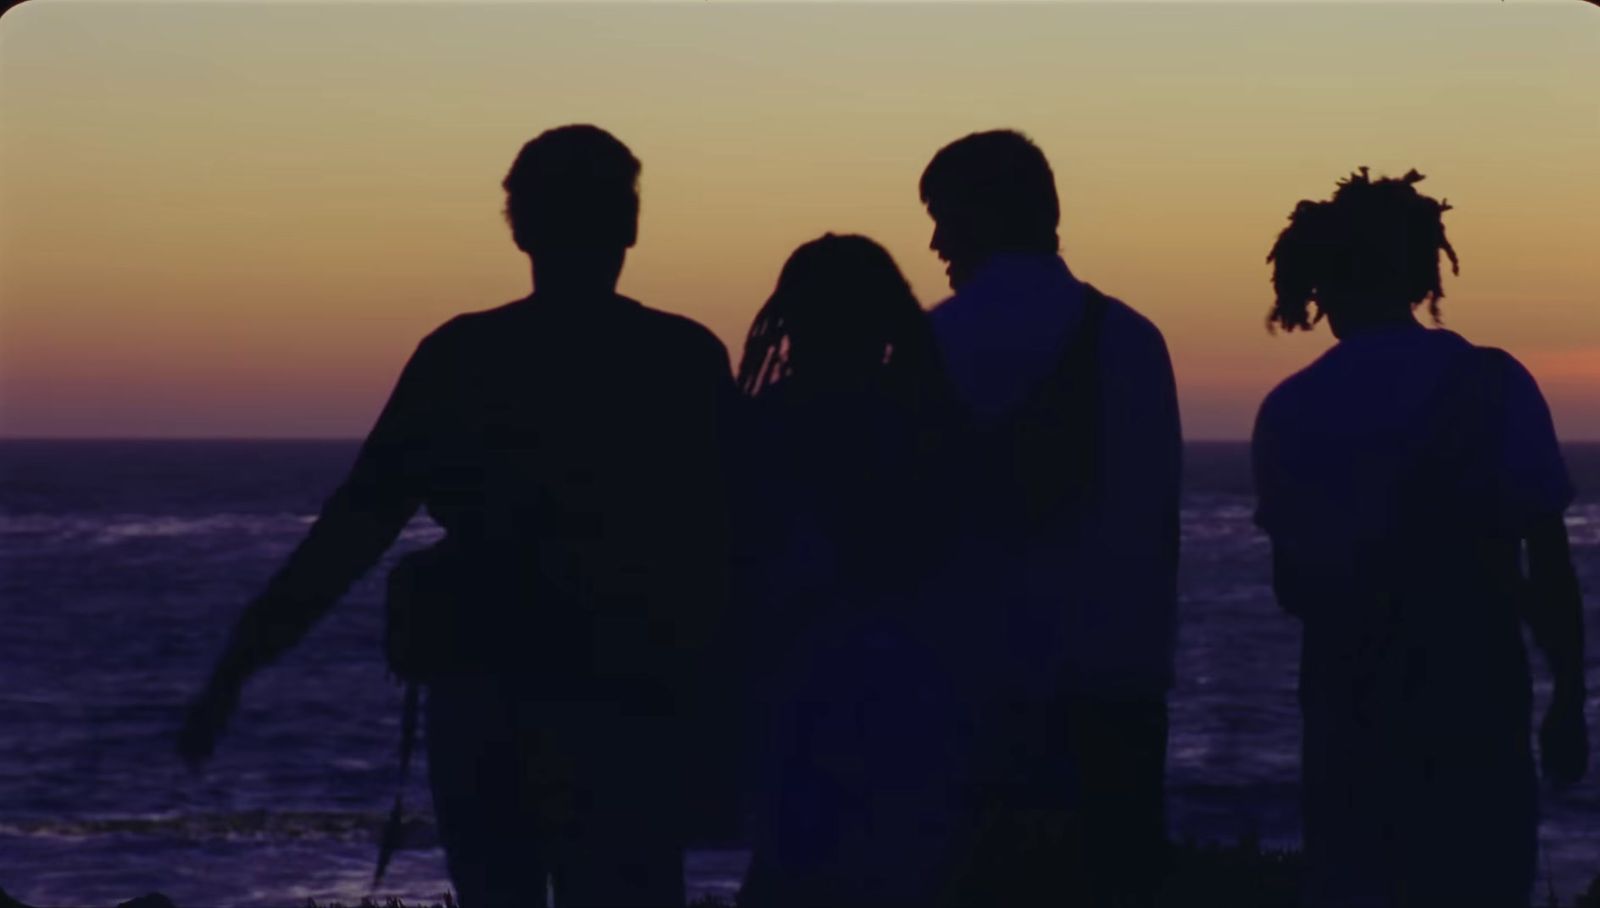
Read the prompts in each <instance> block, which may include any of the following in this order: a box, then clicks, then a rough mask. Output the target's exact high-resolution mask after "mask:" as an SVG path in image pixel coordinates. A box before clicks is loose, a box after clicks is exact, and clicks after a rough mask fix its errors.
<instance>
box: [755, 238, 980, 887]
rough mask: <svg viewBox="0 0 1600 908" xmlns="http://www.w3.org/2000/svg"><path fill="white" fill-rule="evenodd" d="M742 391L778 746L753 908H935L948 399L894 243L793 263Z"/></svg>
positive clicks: (825, 249)
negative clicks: (934, 482)
mask: <svg viewBox="0 0 1600 908" xmlns="http://www.w3.org/2000/svg"><path fill="white" fill-rule="evenodd" d="M739 381H740V384H741V386H742V389H743V390H744V392H745V394H747V395H748V396H749V399H750V405H749V410H750V414H749V420H748V425H749V426H750V443H751V447H750V449H749V452H748V455H747V457H746V462H747V463H748V464H749V465H750V471H749V475H748V477H747V480H748V482H747V485H746V488H747V490H748V492H747V494H748V495H749V499H748V503H749V504H750V505H751V506H752V507H751V509H750V510H751V511H752V512H753V514H752V519H751V520H750V521H749V523H748V529H747V530H745V531H744V532H741V534H740V535H741V537H744V538H745V539H746V540H747V546H748V551H749V552H750V553H751V556H752V557H751V561H752V562H753V564H752V565H751V572H750V574H749V576H748V581H749V582H748V583H747V584H742V585H741V586H744V587H745V588H747V589H749V590H750V592H751V596H750V599H749V607H750V608H751V609H752V610H753V611H754V616H753V617H754V622H753V623H754V624H756V625H757V630H758V634H756V635H755V637H754V639H753V641H752V643H753V647H752V648H753V651H754V658H753V662H754V664H755V665H757V666H758V667H759V668H760V669H761V670H760V671H759V672H758V673H757V675H756V677H755V678H754V679H752V693H753V699H754V702H755V707H756V712H757V722H756V728H757V735H756V737H757V739H758V740H760V741H762V742H763V743H764V748H763V749H764V753H762V754H761V758H760V763H761V771H760V773H759V774H758V780H759V783H758V790H759V797H758V807H757V810H756V818H757V825H756V830H755V836H754V846H755V847H754V854H753V856H752V860H751V864H750V869H749V873H748V875H747V878H746V884H745V888H744V890H743V891H742V892H741V894H740V904H742V905H748V906H753V908H754V906H759V908H773V906H796V908H802V906H804V908H813V906H829V908H842V906H848V905H861V906H875V908H879V906H881V908H889V906H927V905H930V904H932V902H933V899H934V897H935V894H936V892H935V890H936V885H937V883H938V876H937V872H938V871H939V869H940V868H942V867H945V866H947V865H948V863H949V860H950V853H949V845H950V832H951V830H952V828H953V822H954V820H955V811H954V810H953V807H952V803H953V802H952V794H951V793H952V787H951V780H952V778H955V777H957V776H958V775H959V769H958V766H957V764H956V762H955V760H954V758H955V756H956V755H957V751H958V749H959V748H958V746H957V745H958V744H959V741H958V739H959V737H960V734H959V715H958V713H957V712H956V710H954V709H953V707H955V706H956V703H955V702H954V695H953V693H952V684H951V678H950V676H949V674H948V672H946V671H945V670H944V669H943V667H942V666H941V665H940V664H939V657H938V650H937V648H936V647H934V646H932V645H930V644H931V641H930V640H929V639H928V634H929V631H930V628H929V627H928V626H927V621H926V616H925V615H924V614H923V609H922V604H923V603H922V597H921V593H920V589H919V587H920V584H921V580H922V578H923V577H924V576H925V575H926V574H927V572H928V565H929V562H930V561H932V560H933V559H936V558H937V557H938V554H939V539H938V536H939V527H938V525H937V522H936V521H935V517H936V508H937V504H936V500H935V499H932V498H930V496H929V494H928V493H929V491H930V489H929V479H930V472H931V468H932V465H933V460H932V458H933V457H934V456H935V455H936V454H937V453H938V449H939V447H940V445H941V444H942V443H943V441H944V438H943V436H942V434H941V428H942V427H941V424H940V418H941V416H942V415H943V413H944V411H945V410H946V409H947V406H946V404H947V400H948V394H947V390H946V388H945V386H944V381H943V376H942V373H941V371H940V369H939V367H938V363H937V356H936V353H935V350H934V346H933V338H932V335H931V333H930V330H929V326H928V323H927V316H926V314H925V313H924V312H923V310H922V308H921V306H920V305H918V303H917V300H916V297H915V296H913V295H912V293H911V289H910V287H909V286H908V285H907V283H906V280H905V278H904V277H902V276H901V273H900V271H899V269H898V268H897V267H896V266H895V263H894V260H893V259H892V258H891V257H890V256H889V253H888V252H886V251H885V250H884V249H883V248H882V247H880V246H879V245H877V244H876V243H874V242H872V241H871V240H869V239H866V238H865V237H859V236H835V235H833V234H828V235H826V236H823V237H821V238H819V239H817V240H813V241H812V242H809V243H806V244H805V245H803V246H801V247H800V248H799V249H797V250H796V251H795V252H794V254H793V255H792V256H791V257H790V258H789V260H788V262H787V263H786V264H785V265H784V267H783V271H782V274H781V275H780V277H779V279H778V284H777V288H776V289H775V290H774V292H773V294H772V297H771V299H770V300H768V302H767V304H766V305H765V306H764V307H763V308H762V310H761V312H760V314H759V315H757V317H756V319H755V323H754V325H753V326H752V327H751V329H750V335H749V340H748V342H747V343H746V346H745V353H744V358H743V362H742V365H741V367H740V371H739Z"/></svg>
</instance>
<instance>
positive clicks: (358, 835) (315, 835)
mask: <svg viewBox="0 0 1600 908" xmlns="http://www.w3.org/2000/svg"><path fill="white" fill-rule="evenodd" d="M386 819H387V815H386V814H383V813H376V812H363V811H318V810H304V811H266V810H246V811H235V812H227V813H194V814H151V815H144V816H99V817H67V818H51V819H36V820H26V819H23V820H17V819H10V820H4V821H0V836H16V837H22V838H48V839H71V840H80V839H93V838H98V837H101V836H150V837H162V838H174V839H182V840H185V841H193V842H217V841H229V842H232V841H286V840H287V841H306V840H326V841H340V842H365V841H371V842H376V841H377V840H378V836H379V834H380V833H381V832H382V829H383V824H384V822H385V820H386ZM437 844H438V833H437V831H436V829H435V827H434V821H433V817H432V815H431V814H427V813H423V812H420V811H419V812H417V813H416V814H414V815H408V816H407V817H406V819H405V823H404V845H405V847H407V848H431V847H434V846H436V845H437Z"/></svg>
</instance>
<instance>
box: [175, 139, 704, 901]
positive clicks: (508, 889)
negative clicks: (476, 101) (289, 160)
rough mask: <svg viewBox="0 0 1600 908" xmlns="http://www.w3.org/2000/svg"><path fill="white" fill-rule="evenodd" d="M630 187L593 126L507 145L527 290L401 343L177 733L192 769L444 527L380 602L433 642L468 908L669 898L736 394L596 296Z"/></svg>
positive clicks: (642, 313)
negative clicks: (368, 415) (399, 595)
mask: <svg viewBox="0 0 1600 908" xmlns="http://www.w3.org/2000/svg"><path fill="white" fill-rule="evenodd" d="M638 172H639V163H638V161H637V160H636V159H635V158H634V157H633V155H632V154H631V153H630V152H629V151H628V149H627V148H626V146H624V145H622V143H620V142H618V141H617V140H616V139H615V138H613V137H612V136H610V135H609V134H607V133H605V132H603V131H602V130H599V129H596V128H595V127H592V126H569V127H562V128H560V129H555V130H551V131H549V132H546V133H544V134H543V135H541V136H539V137H538V138H536V139H534V140H533V141H531V142H529V143H528V144H527V145H525V146H524V147H523V149H522V152H521V153H520V154H519V155H518V158H517V160H516V162H515V163H514V164H513V166H512V168H511V171H510V173H509V174H508V175H507V177H506V179H505V182H504V187H505V189H506V193H507V206H506V215H507V219H508V221H509V222H510V226H511V229H512V234H513V237H514V239H515V240H516V243H517V246H518V247H519V248H520V249H522V250H523V251H524V252H525V253H527V254H528V256H529V258H530V260H531V262H532V265H533V277H534V293H533V295H532V296H530V297H529V298H527V299H524V300H521V301H518V302H515V303H511V304H508V305H505V306H502V307H500V308H498V309H494V310H490V311H487V312H479V313H473V314H469V315H464V316H460V317H457V318H456V319H453V320H451V321H450V322H448V323H447V324H445V325H444V326H442V327H441V328H440V329H438V330H437V331H435V332H433V333H432V334H430V335H429V336H428V337H427V338H425V339H424V340H423V341H422V343H421V344H420V345H419V346H418V348H417V351H416V353H415V354H414V355H413V356H412V358H411V360H410V362H409V363H408V364H407V366H406V368H405V371H404V372H403V373H402V375H401V377H400V380H399V382H398V383H397V385H396V387H395V390H394V393H393V395H392V396H391V398H390V400H389V402H388V404H387V405H386V406H385V408H384V410H383V413H382V414H381V415H380V416H379V418H378V421H377V424H376V426H375V427H374V428H373V430H372V432H371V433H370V434H369V435H368V437H367V440H366V442H365V443H364V444H363V446H362V449H361V452H360V454H359V455H358V457H357V460H356V463H355V465H354V466H353V467H352V469H351V471H350V474H349V476H348V477H347V478H346V480H345V482H344V483H343V484H342V485H341V486H340V488H339V489H338V490H337V491H336V492H335V493H334V494H333V496H332V497H331V498H330V499H329V500H328V502H327V503H326V504H325V505H324V507H323V510H322V514H321V515H320V516H319V518H318V520H317V522H316V524H315V525H314V526H313V527H312V529H311V531H310V532H309V533H308V535H307V538H306V540H305V541H304V542H303V543H302V544H301V545H300V546H299V548H297V549H296V551H295V552H294V554H293V555H291V557H290V558H289V560H288V563H287V564H286V565H285V566H284V568H283V569H282V570H281V571H279V573H278V574H277V575H276V576H275V577H274V578H273V579H272V581H271V582H270V583H269V584H268V587H267V589H266V591H265V592H264V593H263V594H262V595H261V596H260V597H259V598H258V599H257V600H256V601H255V602H253V603H252V604H251V605H250V607H249V608H248V609H247V610H246V612H245V614H244V616H243V617H242V618H241V619H240V622H239V625H238V626H237V627H236V628H235V631H234V634H233V637H232V640H231V641H230V644H229V647H228V649H227V650H226V651H225V652H224V654H223V656H222V658H221V660H219V663H218V667H217V669H216V671H215V673H214V675H213V678H212V680H211V683H210V685H209V686H208V688H207V691H206V692H205V693H204V694H203V695H202V697H201V698H200V699H199V700H198V701H197V702H196V703H195V705H194V706H193V707H192V709H191V712H190V717H189V720H188V723H187V725H186V727H185V730H184V733H183V735H182V740H181V742H180V747H181V749H182V751H183V753H184V755H185V756H186V757H187V758H188V759H190V760H191V761H196V760H199V759H203V758H204V757H205V756H207V755H208V754H209V752H210V749H211V747H212V745H213V742H214V739H215V737H216V735H217V734H218V732H219V731H220V730H221V727H222V725H223V724H224V722H225V721H226V719H227V716H228V713H229V712H230V711H231V710H232V708H233V705H234V704H235V702H236V701H237V698H238V694H239V691H240V689H241V688H242V686H243V684H244V681H245V680H246V679H247V678H248V677H249V676H250V675H251V674H253V673H254V672H255V671H257V670H259V669H260V668H261V667H263V666H264V665H266V664H267V663H268V662H270V661H271V660H272V659H274V658H275V657H276V656H277V655H279V654H280V653H281V652H282V651H283V650H285V649H287V648H288V647H289V646H291V645H293V644H294V643H295V642H296V641H297V640H298V639H299V638H300V637H301V636H302V635H303V634H304V633H305V632H306V631H307V630H309V628H310V627H311V625H312V624H313V623H315V621H316V620H317V619H318V618H319V617H320V616H321V615H322V614H324V613H325V612H326V611H327V610H328V609H329V608H331V607H332V605H333V604H334V602H335V601H336V600H337V598H338V597H339V595H340V594H342V593H343V591H344V590H345V589H346V588H347V587H348V586H349V584H350V583H351V582H353V581H354V580H355V579H356V578H357V577H359V576H360V575H361V574H362V573H363V572H364V571H366V570H367V569H368V568H369V567H371V566H372V564H373V563H374V562H375V561H376V560H377V558H378V557H379V556H380V555H381V554H382V553H383V551H384V550H385V549H386V548H387V547H388V546H389V545H390V544H391V543H392V542H393V541H394V539H395V537H396V536H397V535H398V534H399V532H400V530H401V529H402V528H403V527H404V525H405V523H406V522H407V521H408V520H409V519H410V518H411V516H412V515H413V514H414V513H415V511H416V509H417V508H418V507H419V506H426V507H427V509H428V511H429V513H430V514H431V515H432V516H433V517H434V518H435V519H436V520H437V521H438V522H439V523H440V524H441V525H442V526H443V527H444V529H445V531H446V532H445V538H444V540H443V541H442V542H441V543H439V544H438V545H437V546H436V547H435V550H434V551H435V552H437V553H439V555H438V557H437V558H436V559H435V560H433V561H431V562H429V563H430V564H431V565H434V566H433V567H432V568H430V569H428V572H429V575H430V579H429V582H428V583H427V589H428V592H426V593H425V592H423V591H422V590H421V589H420V586H421V584H422V581H421V577H420V576H419V575H418V574H416V573H415V572H413V573H411V574H408V575H405V577H406V579H408V580H410V581H412V583H413V584H414V585H415V586H417V587H419V588H417V589H412V590H407V591H405V595H406V598H405V599H404V600H402V601H403V602H404V603H405V604H406V606H407V608H409V609H414V610H418V614H417V615H414V616H411V615H408V618H409V617H418V618H420V617H421V612H427V613H429V614H430V615H431V616H432V617H431V619H430V620H431V621H432V624H431V625H429V626H430V627H431V628H432V629H434V630H437V631H441V632H440V633H438V634H437V636H436V637H432V638H429V639H422V640H412V641H410V642H411V645H412V646H413V647H414V648H416V649H420V650H423V651H426V652H427V656H425V657H424V661H425V662H426V663H427V664H428V665H429V666H430V668H429V669H428V672H427V677H426V679H425V680H426V682H427V685H428V704H427V719H428V734H427V743H428V751H429V760H428V764H429V766H428V768H429V775H430V780H431V783H432V789H433V795H434V809H435V813H436V815H437V819H438V827H439V833H440V839H441V841H442V843H443V845H444V848H445V855H446V859H447V862H448V864H449V868H450V875H451V879H452V881H453V882H454V883H455V886H456V890H457V893H458V895H459V896H460V899H461V902H462V904H463V905H464V906H465V908H492V906H496V905H508V906H509V905H516V906H529V905H542V904H545V900H546V891H547V885H548V886H550V887H552V888H553V889H554V891H555V893H556V896H557V898H558V899H559V901H560V903H561V904H562V905H578V906H595V908H602V906H604V908H619V906H641V908H643V906H652V908H654V906H671V905H678V904H681V903H682V902H683V897H684V893H683V868H682V847H683V836H684V819H685V817H684V808H685V807H686V804H685V803H684V801H685V789H686V784H685V783H686V779H687V777H688V773H689V772H690V771H691V769H692V768H691V767H689V766H686V765H685V764H684V762H683V759H682V758H683V753H682V749H683V746H684V745H685V743H686V738H687V737H688V731H689V729H687V728H686V727H685V722H686V720H687V719H688V718H689V715H690V714H692V713H693V712H695V711H696V710H697V708H698V706H697V704H695V703H692V702H691V700H692V698H693V697H694V696H695V695H696V694H697V693H698V688H699V685H698V684H697V679H696V678H695V676H694V675H695V671H696V669H697V668H698V667H699V666H697V665H696V662H697V660H698V659H699V657H701V656H702V655H703V652H702V648H703V646H704V644H705V643H706V642H707V641H708V639H709V638H710V636H711V635H712V634H714V633H715V631H716V624H717V622H718V621H719V618H720V611H721V605H722V602H723V599H724V595H725V590H724V586H725V583H724V580H725V577H724V572H725V570H726V539H725V534H726V526H725V504H726V503H725V501H724V489H723V477H722V472H721V471H722V469H723V467H724V464H723V456H722V455H723V445H722V438H721V436H722V433H723V431H724V428H725V427H724V426H723V424H722V423H723V420H724V417H725V416H727V415H728V414H727V408H728V406H729V404H730V403H731V401H732V400H733V397H734V389H733V386H732V382H731V377H730V376H729V373H728V363H727V355H726V352H725V351H724V350H723V348H722V346H721V344H720V343H719V342H718V341H717V340H716V339H715V338H714V337H712V336H711V335H710V333H709V332H707V331H706V330H705V329H703V328H701V327H700V326H698V325H695V324H694V323H692V322H689V321H688V320H686V319H681V318H677V317H674V316H668V315H665V314H663V313H659V312H654V311H652V310H648V309H645V308H644V307H642V306H641V305H639V304H638V303H635V302H633V301H631V300H628V299H625V298H622V297H619V296H617V294H616V292H615V287H616V283H617V278H618V276H619V274H620V272H621V269H622V264H623V261H624V259H625V255H626V251H627V249H628V248H630V247H631V246H632V245H633V243H634V239H635V237H636V233H637V223H638V187H637V179H638ZM441 571H442V575H441V574H440V573H438V572H441ZM392 584H393V581H392ZM393 595H394V592H393V590H392V591H391V596H393ZM441 597H442V598H441ZM641 754H643V755H648V756H647V757H646V758H644V759H641V758H640V755H641ZM380 869H381V867H380Z"/></svg>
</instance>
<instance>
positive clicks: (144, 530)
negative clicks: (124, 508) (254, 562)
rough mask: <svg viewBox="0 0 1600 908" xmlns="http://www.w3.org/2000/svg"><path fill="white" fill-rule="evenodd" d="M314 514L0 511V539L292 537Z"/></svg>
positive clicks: (409, 537)
mask: <svg viewBox="0 0 1600 908" xmlns="http://www.w3.org/2000/svg"><path fill="white" fill-rule="evenodd" d="M316 519H317V515H315V514H236V513H219V514H205V515H199V516H179V515H172V514H0V540H5V539H9V540H10V541H12V542H27V541H47V542H52V543H57V544H59V543H83V544H87V545H91V546H112V545H118V544H121V543H127V542H137V541H141V540H151V539H156V540H160V539H182V538H190V537H197V536H202V537H215V536H231V537H239V536H247V537H263V536H289V537H293V536H298V535H299V534H301V533H304V532H305V530H306V528H307V527H309V526H310V525H311V524H312V523H314V522H316ZM441 532H442V531H441V530H440V528H439V526H438V525H437V524H435V523H434V522H433V521H431V520H428V519H425V518H420V519H415V520H413V521H412V522H411V524H410V525H408V526H407V527H406V529H405V531H404V532H403V533H402V534H401V537H400V538H401V540H402V541H405V542H417V543H426V542H430V541H432V540H433V539H435V538H437V537H438V536H439V534H440V533H441Z"/></svg>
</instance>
